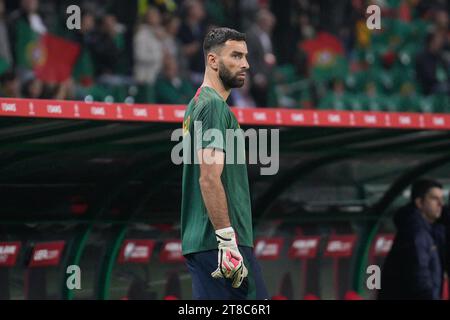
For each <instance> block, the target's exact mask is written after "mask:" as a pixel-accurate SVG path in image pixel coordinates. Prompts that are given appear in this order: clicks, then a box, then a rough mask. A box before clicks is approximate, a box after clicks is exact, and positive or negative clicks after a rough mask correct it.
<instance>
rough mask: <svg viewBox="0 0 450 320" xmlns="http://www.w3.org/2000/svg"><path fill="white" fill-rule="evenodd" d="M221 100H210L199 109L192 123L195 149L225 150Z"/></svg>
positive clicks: (224, 128) (223, 116)
mask: <svg viewBox="0 0 450 320" xmlns="http://www.w3.org/2000/svg"><path fill="white" fill-rule="evenodd" d="M224 111H225V108H224V106H223V102H220V101H211V102H209V103H208V104H206V105H205V106H204V107H203V108H202V110H201V111H200V113H199V115H198V117H197V120H195V123H194V130H195V138H196V139H197V140H196V149H197V150H200V149H209V148H210V149H219V150H222V151H223V152H226V143H225V138H226V127H227V126H226V123H227V118H226V114H225V112H224Z"/></svg>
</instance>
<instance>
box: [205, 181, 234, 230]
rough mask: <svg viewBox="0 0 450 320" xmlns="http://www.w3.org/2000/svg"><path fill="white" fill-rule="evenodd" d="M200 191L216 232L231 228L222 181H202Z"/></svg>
mask: <svg viewBox="0 0 450 320" xmlns="http://www.w3.org/2000/svg"><path fill="white" fill-rule="evenodd" d="M200 189H201V192H202V196H203V201H204V202H205V206H206V210H207V211H208V215H209V219H210V220H211V223H212V224H213V226H214V229H215V230H218V229H223V228H227V227H229V226H231V223H230V218H229V216H228V205H227V197H226V194H225V189H224V188H223V185H222V182H221V181H220V180H212V181H211V180H201V181H200Z"/></svg>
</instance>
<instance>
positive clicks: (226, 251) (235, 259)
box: [211, 227, 248, 288]
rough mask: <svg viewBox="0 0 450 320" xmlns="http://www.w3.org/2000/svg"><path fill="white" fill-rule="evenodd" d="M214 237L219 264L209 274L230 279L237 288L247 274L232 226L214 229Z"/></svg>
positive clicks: (216, 277)
mask: <svg viewBox="0 0 450 320" xmlns="http://www.w3.org/2000/svg"><path fill="white" fill-rule="evenodd" d="M216 239H217V244H218V249H219V255H218V257H217V260H218V265H219V266H218V267H217V269H216V270H215V271H214V272H213V273H211V276H212V277H213V278H215V279H218V278H226V279H231V280H232V286H233V288H239V287H240V285H241V284H242V281H244V278H245V277H246V276H247V275H248V270H247V268H246V267H245V265H244V259H243V258H242V255H241V253H240V252H239V249H238V246H237V243H236V235H235V233H234V230H233V228H232V227H228V228H225V229H220V230H216Z"/></svg>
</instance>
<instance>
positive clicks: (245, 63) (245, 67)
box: [241, 60, 250, 70]
mask: <svg viewBox="0 0 450 320" xmlns="http://www.w3.org/2000/svg"><path fill="white" fill-rule="evenodd" d="M241 68H242V69H245V70H248V69H250V65H249V63H248V61H247V60H244V64H243V65H242V67H241Z"/></svg>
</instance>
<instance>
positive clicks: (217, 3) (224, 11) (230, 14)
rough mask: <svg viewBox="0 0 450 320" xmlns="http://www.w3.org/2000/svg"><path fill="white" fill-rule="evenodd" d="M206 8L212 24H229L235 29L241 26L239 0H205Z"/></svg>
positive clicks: (220, 25) (228, 25) (218, 25)
mask: <svg viewBox="0 0 450 320" xmlns="http://www.w3.org/2000/svg"><path fill="white" fill-rule="evenodd" d="M242 2H244V1H242ZM247 2H248V1H247ZM205 10H206V12H207V14H208V19H209V21H210V24H213V25H215V26H217V27H222V26H227V27H229V28H233V29H238V28H239V21H238V20H239V19H237V17H238V14H237V13H238V12H239V11H238V8H237V1H234V0H208V1H205Z"/></svg>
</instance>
